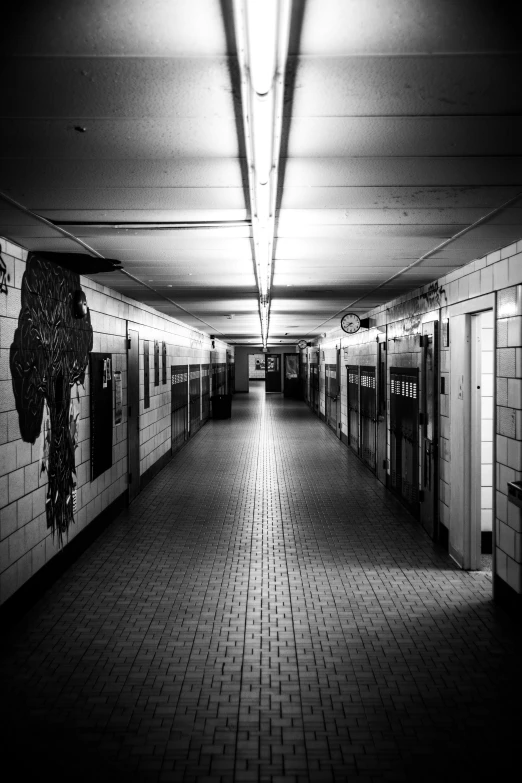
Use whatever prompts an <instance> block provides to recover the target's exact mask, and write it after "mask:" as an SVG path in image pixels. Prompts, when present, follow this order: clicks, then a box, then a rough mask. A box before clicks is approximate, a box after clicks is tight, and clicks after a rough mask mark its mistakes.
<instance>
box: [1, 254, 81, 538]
mask: <svg viewBox="0 0 522 783" xmlns="http://www.w3.org/2000/svg"><path fill="white" fill-rule="evenodd" d="M78 290H81V289H80V278H79V276H78V275H77V274H76V273H75V272H71V271H70V270H68V269H64V268H62V267H60V266H58V265H56V264H53V263H51V262H49V261H45V260H43V259H41V258H39V257H38V254H36V253H34V254H33V253H30V254H29V257H28V259H27V266H26V271H25V273H24V276H23V280H22V292H21V293H22V308H21V311H20V315H19V318H18V328H17V330H16V332H15V335H14V340H13V343H12V345H11V352H10V366H11V375H12V379H13V390H14V396H15V400H16V409H17V411H18V419H19V423H20V432H21V435H22V438H23V440H24V441H26V442H28V443H35V441H36V439H37V438H38V436H39V435H40V431H41V428H42V418H43V413H44V405H45V403H47V407H48V410H49V427H48V432H47V433H44V436H46V437H47V439H48V444H47V445H48V458H47V460H46V462H47V471H48V477H47V478H48V485H47V498H46V513H47V524H48V526H49V527H51V528H52V530H53V533H55V532H56V533H57V534H58V536H59V539H60V541H62V538H63V534H64V533H65V532H66V531H67V530H68V528H69V525H70V524H71V523H72V522H73V521H74V519H73V505H74V489H75V475H76V474H75V460H74V448H75V442H74V438H73V435H74V428H73V430H71V422H70V409H71V387H72V386H73V385H74V384H76V383H82V384H83V382H84V380H85V369H86V366H87V361H88V357H89V352H90V351H91V350H92V326H91V319H90V314H89V312H88V311H87V314H86V315H85V316H84V317H83V318H78V317H75V308H74V302H75V297H76V298H77V295H76V292H77V291H78Z"/></svg>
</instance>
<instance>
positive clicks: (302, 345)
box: [297, 340, 308, 350]
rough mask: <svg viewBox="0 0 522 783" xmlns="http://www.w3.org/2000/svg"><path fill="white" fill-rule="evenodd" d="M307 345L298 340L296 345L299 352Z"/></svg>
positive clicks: (304, 341)
mask: <svg viewBox="0 0 522 783" xmlns="http://www.w3.org/2000/svg"><path fill="white" fill-rule="evenodd" d="M307 345H308V343H307V342H306V340H299V342H298V343H297V347H298V348H300V349H301V350H303V349H304V348H306V346H307Z"/></svg>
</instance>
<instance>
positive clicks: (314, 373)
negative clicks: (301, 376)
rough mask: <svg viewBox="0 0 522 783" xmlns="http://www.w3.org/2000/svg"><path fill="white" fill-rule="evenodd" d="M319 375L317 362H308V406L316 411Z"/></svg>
mask: <svg viewBox="0 0 522 783" xmlns="http://www.w3.org/2000/svg"><path fill="white" fill-rule="evenodd" d="M318 391H319V375H318V367H317V362H311V364H310V407H311V409H312V410H313V411H314V413H317V408H318V405H319V395H318Z"/></svg>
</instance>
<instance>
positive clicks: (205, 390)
mask: <svg viewBox="0 0 522 783" xmlns="http://www.w3.org/2000/svg"><path fill="white" fill-rule="evenodd" d="M209 416H210V365H209V364H202V365H201V418H202V420H203V421H204V422H205V421H207V420H208V418H209Z"/></svg>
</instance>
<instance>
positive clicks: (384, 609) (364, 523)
mask: <svg viewBox="0 0 522 783" xmlns="http://www.w3.org/2000/svg"><path fill="white" fill-rule="evenodd" d="M1 663H2V693H3V708H2V716H3V725H2V737H3V740H4V751H3V753H4V760H5V763H6V766H7V758H9V757H11V758H10V760H11V763H12V764H15V765H16V766H15V767H14V769H16V770H17V773H16V779H17V780H22V781H24V780H30V779H33V776H34V779H36V777H38V778H46V779H48V780H53V781H62V780H63V781H65V780H71V781H95V782H96V783H99V782H100V781H119V780H122V781H127V780H128V781H141V780H144V781H149V780H150V781H198V782H201V783H203V782H204V781H205V782H206V783H219V782H222V783H225V782H226V781H231V782H232V781H237V783H241V782H242V781H245V783H246V782H247V781H267V783H268V781H270V782H272V781H273V783H276V782H277V781H288V782H289V783H292V781H293V782H294V783H298V782H299V783H300V782H301V781H302V782H303V783H304V782H305V781H312V782H313V781H318V782H319V781H321V782H322V781H344V780H347V781H348V780H353V779H357V780H358V781H363V780H365V781H381V780H395V781H401V780H417V781H442V780H453V779H455V780H456V779H458V780H462V781H466V780H477V779H482V778H484V779H486V778H490V776H491V774H494V775H495V779H497V780H508V779H510V775H513V774H514V772H513V770H516V768H519V766H520V758H519V753H520V751H519V726H520V718H519V714H518V708H516V701H517V698H518V697H519V694H518V693H517V690H519V681H520V676H519V664H520V646H519V638H518V635H517V632H516V630H515V629H514V628H513V625H512V622H511V621H509V620H508V619H507V617H506V616H505V615H504V613H503V611H502V610H501V609H499V608H498V607H496V606H495V605H494V604H493V603H492V601H491V581H490V579H489V577H488V575H487V574H486V573H485V572H475V573H466V572H463V571H459V570H458V569H457V568H456V566H454V565H453V563H452V561H451V560H450V558H449V557H448V556H447V554H445V553H444V552H443V551H442V550H441V549H438V548H437V547H436V546H434V545H433V543H432V542H431V541H430V540H429V539H428V538H427V537H426V536H425V534H424V533H423V532H422V531H421V530H420V529H419V527H418V526H417V524H416V523H415V522H414V521H413V519H412V518H411V517H410V516H409V515H408V514H407V513H406V512H405V511H404V510H403V509H402V507H401V506H400V505H399V504H398V503H397V502H396V501H395V500H394V499H393V498H392V497H391V496H390V494H389V493H388V492H387V491H386V490H385V489H384V488H383V487H382V486H381V485H380V484H379V483H378V482H377V481H376V480H375V479H374V478H373V476H372V475H371V474H370V473H369V472H368V471H367V470H366V468H365V467H363V466H362V464H361V463H360V462H359V461H358V460H357V458H356V457H355V456H353V455H352V454H351V453H350V452H349V450H348V449H347V448H346V447H344V446H343V445H342V444H341V443H340V442H339V441H337V440H336V439H335V437H334V435H333V433H332V432H330V431H329V430H328V428H327V427H325V426H324V424H322V423H321V422H320V421H319V420H318V419H317V418H316V417H315V416H313V415H312V414H311V413H310V411H309V410H308V408H307V407H306V406H305V405H304V404H303V403H299V402H294V401H289V400H285V399H283V398H282V396H281V395H273V396H267V397H265V395H264V392H263V390H262V389H261V388H255V389H253V390H252V391H251V393H250V394H249V395H248V396H247V395H241V396H240V395H236V396H235V398H234V402H233V415H232V419H231V420H226V421H213V422H210V423H209V424H208V425H207V426H206V427H204V429H203V430H202V432H201V433H200V434H199V435H198V437H197V438H195V439H194V440H193V441H191V442H189V443H188V444H187V446H186V447H185V448H184V449H183V450H182V451H181V452H179V453H178V454H177V455H176V456H175V458H174V459H173V460H172V462H170V464H169V465H168V466H167V467H166V468H165V469H164V470H163V471H162V472H161V473H160V474H159V475H158V476H157V477H156V479H154V480H153V482H152V483H151V484H150V485H149V486H148V487H147V488H146V489H145V490H144V491H143V492H142V493H141V494H140V495H139V497H138V499H137V500H136V501H135V502H134V503H133V504H132V506H131V507H130V508H129V510H128V511H127V512H125V513H124V514H123V515H122V516H120V517H119V518H118V519H117V521H116V522H114V523H113V524H112V525H111V526H110V527H109V528H108V529H107V530H106V531H105V532H104V533H103V534H102V535H101V536H100V538H98V539H97V541H96V542H95V543H94V544H93V546H92V547H91V548H90V549H89V550H88V551H87V552H86V553H85V554H83V555H82V556H81V557H80V558H79V560H78V561H77V562H76V563H75V564H74V565H73V566H72V567H71V568H70V569H69V570H68V571H67V572H66V573H65V575H64V576H63V577H62V578H60V579H59V581H58V582H57V583H55V585H54V586H53V587H52V588H51V589H50V590H49V591H48V592H47V593H46V594H45V595H44V596H43V597H42V598H41V600H40V601H39V602H38V603H37V604H36V605H35V606H34V607H33V608H32V609H31V610H30V611H29V613H28V614H27V615H25V617H23V618H22V619H21V620H20V621H19V623H18V624H17V625H16V626H14V627H13V629H12V630H11V631H10V632H9V633H8V634H7V636H6V637H5V638H4V645H3V653H2V661H1ZM5 757H7V758H5ZM513 765H515V766H513ZM12 768H13V767H12ZM515 777H516V775H515ZM9 779H15V778H9Z"/></svg>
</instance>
